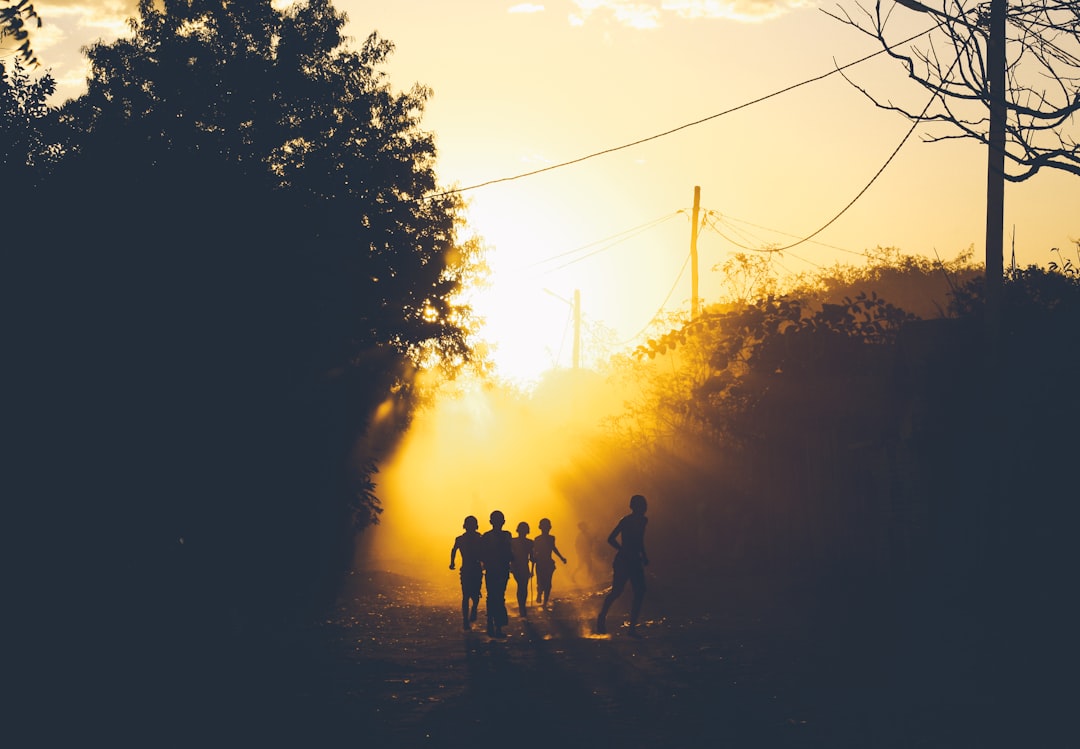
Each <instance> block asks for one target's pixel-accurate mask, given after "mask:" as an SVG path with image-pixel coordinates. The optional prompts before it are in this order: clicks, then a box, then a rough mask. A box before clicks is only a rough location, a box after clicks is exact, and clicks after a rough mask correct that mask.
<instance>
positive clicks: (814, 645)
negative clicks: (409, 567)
mask: <svg viewBox="0 0 1080 749" xmlns="http://www.w3.org/2000/svg"><path fill="white" fill-rule="evenodd" d="M559 582H560V581H559V580H558V578H557V579H556V588H555V597H554V599H553V602H552V606H551V607H550V608H549V609H539V608H537V607H535V606H534V605H532V604H530V609H529V612H528V617H527V618H521V617H518V616H516V615H515V612H514V611H513V607H511V621H510V625H509V627H508V628H507V632H508V636H507V637H506V638H505V639H502V640H495V639H492V638H489V637H488V636H487V635H486V634H484V633H483V627H481V626H476V627H474V629H473V630H472V631H470V632H463V631H462V627H461V621H460V613H459V611H460V609H459V600H460V599H459V598H457V597H456V596H457V595H458V593H457V589H456V576H453V577H448V579H447V582H446V584H445V585H442V584H439V585H434V584H431V583H421V582H418V581H416V580H413V579H409V578H405V577H400V576H395V575H391V574H389V573H384V572H364V573H355V574H354V575H353V577H352V580H351V583H350V585H349V586H348V589H347V591H346V594H345V595H344V596H343V597H342V598H341V601H340V605H339V607H338V611H337V614H336V616H334V617H332V618H330V619H328V620H327V621H325V622H324V623H323V624H322V625H321V626H320V627H319V632H318V636H317V637H315V638H314V639H311V640H309V641H307V645H306V650H305V651H304V652H303V654H301V655H299V656H298V655H296V654H295V652H294V651H290V654H289V655H288V656H282V658H281V660H279V661H277V662H275V660H274V658H272V657H268V654H267V653H266V652H261V653H259V654H258V656H257V659H258V663H259V664H260V665H258V666H257V667H256V668H261V669H263V671H262V673H261V676H258V677H257V679H256V681H258V682H259V684H257V685H256V686H255V687H253V688H252V689H251V692H250V699H249V700H248V701H247V702H246V707H245V708H244V709H245V710H248V711H250V718H251V719H250V721H247V722H246V723H243V725H245V726H246V728H245V729H243V730H242V731H241V736H240V737H239V738H243V739H246V740H254V739H255V738H256V734H255V733H253V732H252V726H257V727H258V740H257V741H255V743H249V745H256V744H258V745H268V744H270V743H277V744H279V745H282V746H305V747H307V746H313V747H324V746H325V747H330V746H373V747H384V746H385V747H456V746H478V747H488V746H491V747H495V746H500V747H501V746H508V747H524V748H526V749H528V748H529V747H541V746H544V747H553V748H554V747H558V748H559V749H571V748H573V747H595V746H599V747H607V746H612V747H698V746H701V747H706V746H707V747H714V746H724V747H740V748H741V747H769V748H770V749H771V748H772V747H815V748H816V747H823V748H824V747H829V748H830V749H832V748H843V747H852V748H853V749H854V748H858V749H875V748H877V747H882V748H887V749H913V748H915V747H997V746H1010V745H1013V744H1012V743H1011V742H1010V740H1009V739H1008V736H1009V732H1008V731H1009V730H1010V727H1015V722H1014V721H1009V722H1007V723H1006V724H1003V723H1002V722H1001V721H1000V720H998V719H995V714H996V713H1000V710H999V706H1000V705H999V702H997V696H996V695H995V694H994V693H993V692H992V691H991V690H990V689H989V688H987V687H985V686H980V676H979V670H978V669H977V668H975V667H973V666H972V664H970V663H967V662H964V663H959V662H957V663H953V664H941V665H940V668H935V670H934V672H933V673H926V672H925V669H924V665H923V664H925V663H926V662H927V661H926V658H919V657H914V656H913V655H912V654H911V653H906V652H904V651H903V649H902V648H896V647H886V646H885V645H884V644H883V643H881V642H877V641H876V638H878V637H880V635H881V633H880V630H878V629H873V628H867V627H865V626H864V625H863V624H862V623H860V622H855V621H853V622H851V624H850V626H848V627H841V628H837V627H835V626H832V625H830V627H829V628H828V630H827V631H826V630H825V629H823V628H821V627H820V626H818V625H815V624H814V623H813V622H812V621H808V620H807V619H805V618H790V617H788V618H785V615H784V613H783V612H777V611H769V610H767V609H764V608H761V607H754V606H750V605H747V604H746V603H745V602H740V603H739V605H734V602H730V603H732V605H731V606H730V607H726V608H725V606H723V605H720V604H722V603H724V602H713V603H712V605H711V606H710V608H711V609H712V610H713V612H712V613H701V611H700V609H701V608H703V606H702V605H701V602H695V601H693V600H687V597H686V595H685V591H677V590H674V589H665V588H664V587H663V586H654V588H652V589H650V592H649V599H648V600H647V602H646V607H645V608H646V611H645V622H644V632H643V634H644V636H643V637H642V638H640V639H635V638H632V637H630V636H629V635H628V632H627V630H626V628H625V627H624V626H620V620H621V619H622V617H623V616H624V615H625V612H626V607H627V606H628V605H629V600H628V599H629V592H627V594H626V596H625V598H624V599H623V600H620V601H619V602H618V603H617V604H616V606H615V608H613V610H612V615H611V616H610V617H609V629H610V634H609V635H607V636H604V637H598V636H595V635H592V634H591V632H590V626H589V625H590V623H591V622H592V620H593V618H594V617H595V613H596V611H597V609H598V607H599V601H600V597H601V595H602V593H603V591H602V590H601V589H574V590H565V589H563V590H560V589H559V585H558V583H559ZM512 585H513V583H511V586H512ZM483 606H484V604H483V602H482V603H481V609H480V618H481V620H482V619H483V614H484V608H483ZM695 609H697V610H698V611H697V613H695ZM718 610H719V611H722V612H723V613H716V611H718ZM860 633H862V634H860ZM268 663H270V664H272V665H271V666H269V667H268V666H267V664H268ZM230 709H231V710H233V712H234V714H235V710H236V709H237V703H236V702H235V701H234V703H233V704H232V706H231V708H230ZM998 717H1000V716H998Z"/></svg>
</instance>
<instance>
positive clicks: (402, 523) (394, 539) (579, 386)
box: [356, 370, 629, 594]
mask: <svg viewBox="0 0 1080 749" xmlns="http://www.w3.org/2000/svg"><path fill="white" fill-rule="evenodd" d="M623 398H624V394H622V393H620V392H619V391H618V389H617V388H614V387H612V385H611V383H610V382H609V381H607V380H606V379H605V378H604V377H603V376H601V375H599V374H596V373H594V372H589V371H585V370H556V371H553V372H549V373H548V374H547V375H546V376H545V377H544V378H543V380H542V381H541V382H540V384H539V385H538V386H537V388H536V389H535V390H534V391H533V392H532V393H523V392H520V391H516V390H513V389H510V388H506V387H501V386H496V385H491V384H484V383H479V382H471V383H468V384H465V385H463V386H460V387H455V388H453V389H450V388H446V389H444V390H442V391H440V393H439V395H437V396H436V397H435V399H434V400H433V402H432V403H431V404H430V405H429V406H428V407H426V408H424V409H422V410H421V411H420V412H419V413H418V414H417V415H416V417H415V419H414V421H413V423H412V425H411V426H410V428H409V430H408V432H407V433H406V435H405V436H404V438H403V439H402V440H401V442H400V445H399V446H398V448H397V449H396V451H395V453H394V454H393V455H392V457H390V458H389V459H387V460H386V461H384V463H383V466H382V468H381V470H380V472H379V474H378V475H377V476H376V482H377V485H378V488H377V493H378V496H379V498H380V499H381V501H382V507H383V513H382V515H381V517H380V522H379V524H378V525H376V526H375V527H373V528H369V529H368V530H367V531H365V533H364V534H362V537H361V539H360V546H359V549H358V553H357V561H356V564H357V567H358V568H367V569H384V570H389V571H392V572H396V573H400V574H404V575H408V576H410V577H415V578H419V579H421V580H425V581H427V582H430V583H436V584H440V583H445V584H446V589H447V591H448V593H449V594H454V592H455V590H456V588H457V578H456V575H455V574H453V573H450V572H448V566H449V557H450V548H451V546H452V545H453V541H454V538H455V537H456V536H457V535H458V534H460V533H461V532H462V522H463V520H464V518H465V517H466V516H467V515H473V516H475V517H476V518H477V519H478V520H479V523H480V532H481V533H483V532H484V531H486V530H488V529H489V528H490V527H491V526H490V524H489V522H488V517H489V515H490V513H491V512H492V511H493V510H501V511H502V512H503V513H504V515H505V516H506V528H507V529H508V530H510V531H511V532H514V530H515V529H516V527H517V525H518V523H519V522H522V521H524V522H526V523H528V525H529V535H530V536H535V535H537V534H538V533H539V521H540V519H541V518H548V519H550V520H551V523H552V531H551V532H552V534H553V535H554V536H555V538H556V543H557V545H558V547H559V550H560V551H561V552H562V553H563V555H564V556H566V557H567V559H568V560H569V561H568V564H566V565H565V566H564V565H562V564H560V565H559V567H558V572H557V573H556V578H555V588H556V592H557V590H558V589H559V588H560V587H563V588H564V589H565V588H566V587H569V586H582V585H592V584H596V583H598V582H600V581H602V580H604V579H606V578H607V576H608V573H609V570H608V568H609V566H610V554H609V552H610V550H605V549H604V538H605V537H606V535H607V532H608V531H609V530H610V528H608V527H607V523H608V521H609V520H610V523H611V525H614V522H615V521H616V520H617V519H618V517H619V516H620V515H621V514H623V513H624V512H625V499H626V497H609V496H603V497H597V498H596V501H595V502H591V501H582V500H581V499H578V498H575V497H573V496H569V495H568V493H567V492H566V491H564V490H563V488H562V487H565V485H566V484H567V482H568V481H569V480H570V478H572V477H575V476H577V477H579V478H580V474H581V473H583V472H584V471H587V470H588V469H587V466H588V465H590V464H591V463H593V460H592V459H590V455H592V454H593V453H594V452H595V450H596V447H595V445H596V442H597V440H598V438H599V436H600V435H601V434H602V432H603V429H604V426H603V425H604V419H605V418H607V417H611V416H613V415H614V414H616V413H617V412H618V411H619V409H621V408H622V406H623ZM628 496H629V495H628ZM581 524H584V525H585V528H586V530H588V531H589V532H590V534H591V539H590V541H589V543H588V544H587V545H583V543H582V539H579V538H578V537H579V534H581V533H582V529H581V528H580V527H579V526H580V525H581Z"/></svg>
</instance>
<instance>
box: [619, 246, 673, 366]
mask: <svg viewBox="0 0 1080 749" xmlns="http://www.w3.org/2000/svg"><path fill="white" fill-rule="evenodd" d="M689 264H690V253H689V252H688V253H686V260H684V261H683V264H682V268H680V269H679V275H677V276H675V283H673V284H671V288H670V289H668V293H667V296H665V297H664V301H662V302H660V306H659V307H657V308H656V312H654V313H653V314H652V316H651V317H650V318H649V321H648V322H647V323H645V326H644V327H643V328H642V329H641V330H639V331H638V332H636V333H634V334H633V335H632V336H630V337H629V338H627V339H626V340H624V341H619V342H618V343H616V344H615V348H618V347H620V346H625V345H626V344H628V343H630V342H632V341H635V340H637V339H638V337H639V336H641V334H642V333H644V332H645V331H646V330H648V329H649V326H650V325H652V324H653V321H654V320H656V318H657V317H659V316H660V313H661V312H663V311H664V307H666V306H667V303H668V301H669V300H670V299H671V295H672V294H674V293H675V289H676V288H678V286H679V281H681V280H682V277H683V274H685V273H686V266H688V265H689Z"/></svg>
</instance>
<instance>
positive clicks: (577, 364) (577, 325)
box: [574, 289, 581, 369]
mask: <svg viewBox="0 0 1080 749" xmlns="http://www.w3.org/2000/svg"><path fill="white" fill-rule="evenodd" d="M580 368H581V291H580V290H579V289H574V369H580Z"/></svg>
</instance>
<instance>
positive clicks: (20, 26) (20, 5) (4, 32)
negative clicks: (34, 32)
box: [0, 0, 41, 65]
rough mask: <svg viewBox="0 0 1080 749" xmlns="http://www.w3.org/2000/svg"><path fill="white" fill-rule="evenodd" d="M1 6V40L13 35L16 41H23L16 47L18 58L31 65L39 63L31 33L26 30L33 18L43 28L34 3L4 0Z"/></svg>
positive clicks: (26, 0) (28, 0)
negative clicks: (32, 45) (27, 24)
mask: <svg viewBox="0 0 1080 749" xmlns="http://www.w3.org/2000/svg"><path fill="white" fill-rule="evenodd" d="M3 3H4V4H3V6H0V41H3V40H4V39H6V38H7V37H9V36H10V37H11V38H12V40H13V41H15V42H16V43H19V42H21V44H19V46H18V48H17V49H16V55H17V57H18V58H21V59H22V60H24V61H26V62H27V63H29V64H31V65H36V64H37V57H35V56H34V50H33V48H32V47H31V45H30V33H29V32H28V31H27V30H26V22H27V21H30V20H33V21H35V22H36V23H37V26H38V28H41V18H39V17H38V14H37V13H36V12H35V11H34V4H33V3H32V2H30V0H3Z"/></svg>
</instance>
